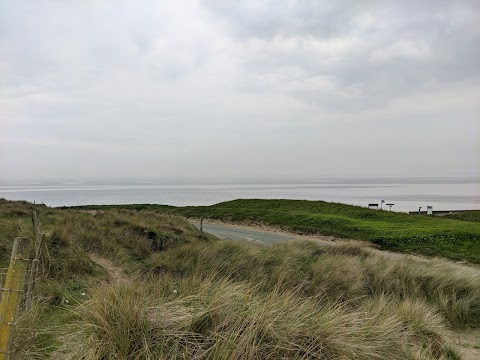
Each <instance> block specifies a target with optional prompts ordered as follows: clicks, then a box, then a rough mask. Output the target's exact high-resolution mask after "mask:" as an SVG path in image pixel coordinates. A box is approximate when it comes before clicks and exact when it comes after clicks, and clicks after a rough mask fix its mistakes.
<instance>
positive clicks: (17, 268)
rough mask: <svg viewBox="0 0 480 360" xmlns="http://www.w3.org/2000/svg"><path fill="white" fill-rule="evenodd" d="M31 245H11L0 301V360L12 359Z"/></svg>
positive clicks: (26, 241)
mask: <svg viewBox="0 0 480 360" xmlns="http://www.w3.org/2000/svg"><path fill="white" fill-rule="evenodd" d="M31 244H32V242H31V241H30V239H27V238H16V239H15V243H14V245H13V251H12V257H11V259H10V265H9V267H8V272H7V278H6V279H5V285H4V286H3V289H2V290H3V293H2V301H1V302H0V360H9V359H11V358H12V357H10V355H11V351H12V343H13V336H14V330H15V326H16V325H17V315H18V308H19V306H20V299H21V297H22V292H23V285H24V283H25V275H26V272H27V268H28V263H29V259H28V256H29V255H30V248H31Z"/></svg>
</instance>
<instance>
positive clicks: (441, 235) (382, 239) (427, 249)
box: [78, 199, 480, 264]
mask: <svg viewBox="0 0 480 360" xmlns="http://www.w3.org/2000/svg"><path fill="white" fill-rule="evenodd" d="M112 207H113V208H117V209H118V208H126V209H135V210H140V211H141V210H144V209H148V210H149V211H157V212H162V213H169V214H177V215H182V216H185V217H194V218H200V217H203V218H207V219H215V220H221V221H226V222H231V223H239V224H248V225H252V224H253V225H268V226H273V227H277V228H280V229H283V230H286V231H291V232H295V233H298V234H308V235H331V236H335V237H340V238H347V239H356V240H364V241H369V242H372V243H374V244H376V245H378V246H379V247H380V248H381V249H384V250H392V251H401V252H414V253H419V254H423V255H429V256H442V257H447V258H450V259H455V260H466V261H469V262H472V263H477V264H478V263H480V223H479V222H478V214H479V213H480V212H475V211H471V212H466V213H465V215H462V214H455V215H449V216H446V217H436V216H426V215H424V216H419V215H410V214H406V213H398V212H390V211H385V210H383V211H382V210H371V209H367V208H363V207H360V206H352V205H345V204H339V203H330V202H324V201H308V200H259V199H239V200H234V201H228V202H224V203H220V204H216V205H212V206H187V207H170V206H164V205H158V207H157V206H156V205H113V206H95V207H91V208H96V209H102V208H105V209H109V208H112ZM78 208H90V207H78ZM454 216H456V217H455V218H453V217H454ZM451 217H452V218H451ZM457 218H458V219H457ZM460 219H461V220H462V221H460ZM475 219H476V220H475Z"/></svg>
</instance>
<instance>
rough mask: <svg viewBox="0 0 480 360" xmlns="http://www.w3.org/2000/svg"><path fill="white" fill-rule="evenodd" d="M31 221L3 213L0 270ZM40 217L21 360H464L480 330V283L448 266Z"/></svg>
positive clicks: (139, 220)
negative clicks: (118, 275)
mask: <svg viewBox="0 0 480 360" xmlns="http://www.w3.org/2000/svg"><path fill="white" fill-rule="evenodd" d="M32 208H33V205H32V204H29V203H24V202H8V201H4V200H0V249H1V251H0V268H4V267H5V266H6V265H7V263H8V259H9V256H10V251H11V245H12V243H13V239H14V237H15V236H30V237H32V235H33V234H32V226H31V220H30V211H31V209H32ZM37 208H39V209H40V211H41V212H40V216H41V219H42V228H43V231H44V232H46V233H47V236H46V239H45V247H44V248H43V249H42V266H41V269H42V271H41V280H40V282H39V284H38V286H37V293H36V301H35V303H36V305H35V306H34V308H33V309H32V310H31V311H29V312H26V313H23V314H22V317H21V319H20V321H19V324H18V332H17V335H18V336H17V340H16V343H15V351H16V353H15V359H48V358H53V359H158V358H165V359H190V358H195V359H233V358H235V359H281V358H288V359H314V358H315V359H379V360H383V359H459V358H460V355H459V353H458V351H459V350H461V349H459V348H458V346H457V345H456V344H454V343H452V340H451V339H452V337H451V332H458V331H463V332H464V331H467V333H468V334H472V333H475V332H476V331H478V329H480V278H479V276H478V272H477V271H476V270H473V269H468V268H462V267H459V266H454V265H451V264H449V263H448V262H446V261H444V260H424V261H418V260H414V259H407V258H388V257H383V256H379V255H378V254H375V253H373V252H371V251H370V250H369V249H368V248H367V247H359V246H349V245H345V246H335V247H320V246H318V245H316V244H314V243H312V242H302V241H299V242H295V241H292V242H288V243H283V244H278V245H274V246H272V247H268V248H267V247H256V246H251V245H248V244H243V243H236V242H227V241H221V240H218V239H216V238H213V237H206V238H200V236H199V233H198V230H196V229H195V228H194V227H193V226H191V225H190V224H189V223H188V222H186V221H185V220H184V219H183V218H181V217H178V216H176V215H174V214H172V213H171V212H170V211H171V210H172V209H167V213H160V212H153V211H142V212H139V211H133V210H125V209H108V210H107V209H104V210H102V211H99V212H97V213H96V214H95V213H93V214H92V213H86V212H83V211H76V210H71V209H70V210H57V209H49V208H45V207H37ZM149 210H152V209H151V208H150V209H149ZM164 210H165V209H164ZM174 210H175V211H177V210H178V209H174ZM187 210H188V211H191V210H196V209H192V208H186V209H182V211H187ZM380 215H383V214H380ZM192 216H193V214H192ZM195 216H196V215H195ZM271 216H273V215H271ZM92 253H94V254H95V257H93V256H91V254H92ZM98 258H104V259H108V260H109V261H110V262H111V263H113V264H114V265H115V266H117V267H119V268H121V269H123V272H124V277H125V278H126V279H127V280H124V281H121V282H120V281H116V280H115V276H113V275H112V273H111V272H110V273H109V271H110V270H109V269H108V267H102V266H100V265H99V262H98V261H94V260H95V259H98ZM473 346H474V345H472V347H473Z"/></svg>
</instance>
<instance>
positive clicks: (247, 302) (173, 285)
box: [54, 275, 455, 360]
mask: <svg viewBox="0 0 480 360" xmlns="http://www.w3.org/2000/svg"><path fill="white" fill-rule="evenodd" d="M147 289H148V290H147ZM174 290H175V291H174ZM78 316H79V320H78V321H77V322H76V323H75V324H74V325H71V326H69V328H68V333H67V334H66V335H64V337H63V338H62V341H63V344H64V345H63V346H62V347H61V348H60V349H58V351H57V352H56V353H55V356H54V358H58V359H85V360H87V359H119V358H121V359H160V358H162V359H185V358H188V359H195V358H197V359H287V358H288V359H420V358H421V359H441V358H452V357H453V358H454V357H455V355H454V353H453V352H452V350H451V349H450V348H449V347H448V346H446V343H445V341H444V337H443V336H444V333H445V326H444V323H443V320H442V317H441V315H439V314H438V313H436V312H435V311H433V310H431V308H430V307H429V306H428V305H426V304H424V303H422V302H419V301H411V300H406V301H398V300H395V299H390V298H387V297H382V298H380V299H377V300H373V299H371V300H370V301H369V302H366V303H364V304H363V305H362V306H361V307H359V308H356V309H354V308H352V307H349V306H347V305H344V304H341V303H335V302H331V301H330V300H329V299H326V298H325V297H323V296H315V297H305V296H304V295H303V294H301V293H299V292H298V291H283V290H279V288H278V291H277V290H273V291H271V292H269V293H262V292H259V291H258V287H256V286H252V284H249V283H245V282H236V283H234V282H231V281H228V280H222V281H219V280H218V279H216V277H215V278H199V277H194V276H193V277H186V278H183V279H182V280H177V279H175V278H174V277H172V276H170V275H165V276H162V277H160V278H157V279H155V280H147V281H146V282H145V283H143V284H135V285H126V286H125V285H124V286H110V287H105V286H102V287H99V288H98V289H96V291H95V294H94V296H93V299H92V300H91V301H90V302H89V303H87V304H85V305H84V306H81V307H80V308H79V309H78ZM420 355H421V356H420Z"/></svg>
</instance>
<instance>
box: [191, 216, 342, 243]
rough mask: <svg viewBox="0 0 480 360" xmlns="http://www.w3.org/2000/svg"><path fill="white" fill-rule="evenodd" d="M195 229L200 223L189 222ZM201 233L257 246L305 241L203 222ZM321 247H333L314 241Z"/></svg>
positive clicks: (269, 232) (277, 234)
mask: <svg viewBox="0 0 480 360" xmlns="http://www.w3.org/2000/svg"><path fill="white" fill-rule="evenodd" d="M190 222H191V223H192V224H193V225H195V226H196V227H197V228H200V221H198V220H190ZM203 231H204V232H206V233H209V234H212V235H215V236H217V237H219V238H221V239H224V240H240V241H245V242H249V243H252V244H257V245H265V246H268V245H273V244H276V243H279V242H283V241H289V240H298V239H305V238H306V237H305V236H300V235H290V234H286V233H281V232H275V231H268V230H262V229H252V228H250V227H247V226H241V225H231V224H218V223H214V224H212V223H206V222H205V221H204V222H203ZM315 240H316V241H318V242H320V243H321V244H322V245H333V242H332V241H328V240H323V241H322V240H320V239H315Z"/></svg>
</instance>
